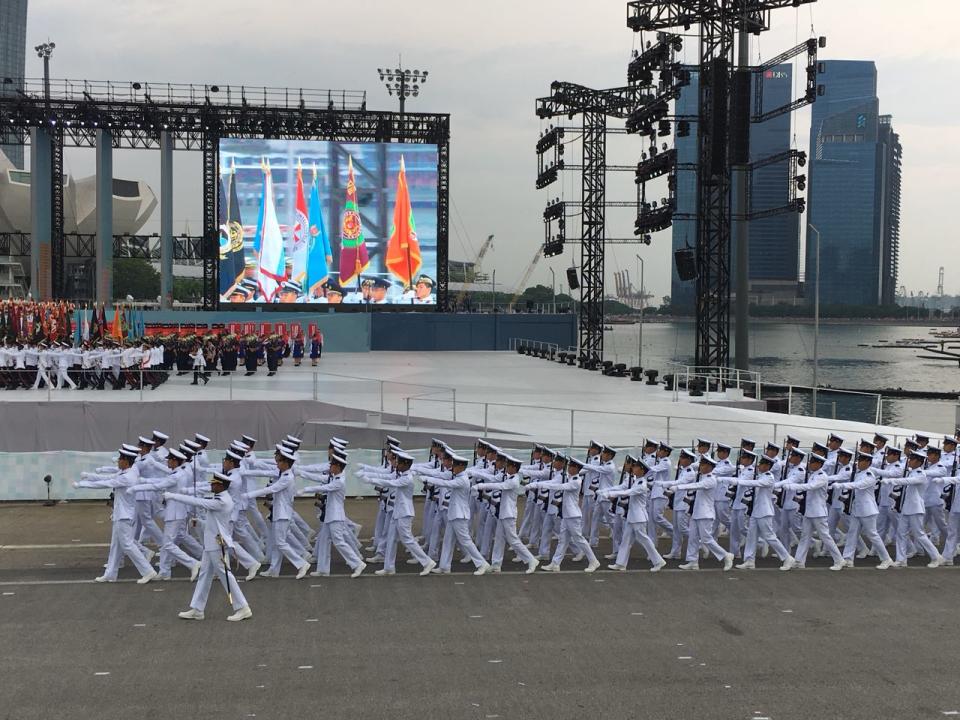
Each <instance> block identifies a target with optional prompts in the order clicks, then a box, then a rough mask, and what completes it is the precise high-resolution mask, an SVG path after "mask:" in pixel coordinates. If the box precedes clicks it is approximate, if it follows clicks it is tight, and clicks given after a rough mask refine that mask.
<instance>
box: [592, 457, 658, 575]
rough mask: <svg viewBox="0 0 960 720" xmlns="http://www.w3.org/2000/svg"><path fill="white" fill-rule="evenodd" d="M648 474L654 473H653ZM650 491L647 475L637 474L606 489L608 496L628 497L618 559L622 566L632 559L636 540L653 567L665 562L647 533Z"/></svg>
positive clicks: (617, 561) (619, 564) (617, 562)
mask: <svg viewBox="0 0 960 720" xmlns="http://www.w3.org/2000/svg"><path fill="white" fill-rule="evenodd" d="M648 475H652V473H649V474H648ZM649 493H650V485H649V483H648V482H647V476H642V477H637V476H635V475H630V477H629V478H628V479H627V481H626V482H624V483H620V484H619V485H614V486H613V487H610V488H607V490H605V491H604V494H605V495H606V496H607V497H608V498H621V497H625V498H628V504H627V514H626V522H625V526H624V529H623V536H622V537H621V538H620V545H619V548H618V550H617V559H616V564H617V565H618V566H620V567H622V568H625V567H626V566H627V563H628V562H629V561H630V547H631V545H633V543H634V542H638V543H640V546H641V547H643V549H644V550H645V551H646V553H647V558H648V559H649V560H650V564H651V565H652V566H653V567H657V566H659V565H663V564H665V561H664V559H663V558H662V557H660V553H659V552H657V546H656V543H655V542H654V541H653V539H652V538H651V537H650V536H649V535H648V534H647V529H648V527H649V517H648V515H647V503H648V495H649Z"/></svg>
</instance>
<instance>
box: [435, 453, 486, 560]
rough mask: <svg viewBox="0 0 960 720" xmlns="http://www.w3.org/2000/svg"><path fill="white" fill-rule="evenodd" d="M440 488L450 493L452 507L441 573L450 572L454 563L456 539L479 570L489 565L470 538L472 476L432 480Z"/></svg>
mask: <svg viewBox="0 0 960 720" xmlns="http://www.w3.org/2000/svg"><path fill="white" fill-rule="evenodd" d="M430 482H432V483H433V484H434V485H436V486H437V487H439V488H445V489H447V490H449V491H450V505H449V507H448V508H447V527H446V530H444V533H443V548H442V549H441V551H440V562H439V563H438V564H437V568H438V569H439V570H440V571H441V572H449V571H450V565H451V563H452V562H453V546H454V539H456V543H457V544H458V545H460V549H461V550H462V551H463V552H464V553H465V554H466V555H467V557H469V558H470V560H472V561H473V564H474V565H475V566H476V567H477V568H478V569H479V568H482V567H484V566H485V565H486V564H487V561H486V560H484V559H483V555H481V554H480V550H479V549H478V548H477V546H476V544H475V543H474V542H473V539H472V538H471V537H470V493H471V492H472V490H473V489H475V488H471V483H470V476H469V475H467V473H466V471H464V472H462V473H458V474H456V475H454V476H453V477H452V478H450V479H449V480H447V479H445V478H432V479H431V481H430Z"/></svg>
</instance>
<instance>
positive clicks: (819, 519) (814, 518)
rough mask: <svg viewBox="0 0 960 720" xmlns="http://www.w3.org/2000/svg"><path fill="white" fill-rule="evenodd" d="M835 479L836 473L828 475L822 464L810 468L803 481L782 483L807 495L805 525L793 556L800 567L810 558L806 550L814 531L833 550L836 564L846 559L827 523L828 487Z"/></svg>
mask: <svg viewBox="0 0 960 720" xmlns="http://www.w3.org/2000/svg"><path fill="white" fill-rule="evenodd" d="M832 481H833V477H831V476H830V475H827V473H826V471H825V470H824V469H823V468H822V467H821V468H820V469H819V470H814V471H813V472H811V473H810V474H809V475H808V476H807V478H806V480H805V481H804V482H791V481H787V482H785V483H783V487H784V488H785V489H787V490H792V491H793V493H794V495H796V494H797V493H800V492H802V493H804V496H805V499H804V511H803V528H802V530H801V531H800V541H799V543H797V550H796V553H795V554H794V560H796V561H797V565H799V566H800V567H803V566H804V563H806V561H807V553H808V552H809V550H810V544H811V542H812V541H813V538H814V535H815V534H816V536H817V537H818V538H819V539H820V542H821V543H823V547H824V548H825V549H826V550H827V552H829V553H830V557H832V558H833V562H834V564H835V565H838V564H840V562H841V561H842V560H843V556H842V555H841V554H840V550H839V548H838V547H837V543H836V542H835V541H834V539H833V536H832V535H831V534H830V530H829V528H828V527H827V515H828V508H827V494H828V490H827V488H828V486H829V484H830V483H831V482H832ZM798 509H799V506H798Z"/></svg>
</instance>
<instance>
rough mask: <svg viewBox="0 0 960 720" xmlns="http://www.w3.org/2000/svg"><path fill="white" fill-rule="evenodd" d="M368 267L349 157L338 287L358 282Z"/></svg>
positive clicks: (368, 260)
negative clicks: (354, 281)
mask: <svg viewBox="0 0 960 720" xmlns="http://www.w3.org/2000/svg"><path fill="white" fill-rule="evenodd" d="M369 265H370V257H369V256H368V255H367V242H366V240H365V239H364V237H363V225H362V223H361V221H360V208H359V207H358V206H357V183H356V180H355V179H354V177H353V157H350V161H349V170H348V172H347V202H346V205H345V206H344V208H343V221H342V222H341V225H340V285H341V286H343V288H344V289H346V286H347V285H349V284H350V282H351V281H353V280H359V278H360V274H361V273H362V272H364V271H365V270H366V269H367V267H368V266H369Z"/></svg>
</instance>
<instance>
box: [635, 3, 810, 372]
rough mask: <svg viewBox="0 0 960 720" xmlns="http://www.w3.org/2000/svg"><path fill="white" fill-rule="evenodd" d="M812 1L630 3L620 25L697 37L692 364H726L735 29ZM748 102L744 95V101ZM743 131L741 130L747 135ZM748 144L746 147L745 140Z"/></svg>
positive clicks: (758, 29) (757, 28) (754, 29)
mask: <svg viewBox="0 0 960 720" xmlns="http://www.w3.org/2000/svg"><path fill="white" fill-rule="evenodd" d="M811 2H816V0H673V1H672V2H663V1H662V0H634V1H633V2H629V3H628V4H627V26H628V27H629V28H630V29H632V30H634V31H635V32H651V31H658V30H663V31H666V30H669V29H670V28H682V29H683V30H689V29H690V28H691V27H692V26H694V25H696V26H698V27H699V31H700V52H699V72H700V97H699V116H698V137H699V142H698V150H699V157H698V162H697V204H698V212H697V242H696V264H697V280H696V325H697V327H696V352H695V357H696V360H695V362H696V364H697V365H705V366H711V367H723V366H727V365H729V364H730V261H731V258H730V251H731V242H730V239H731V219H732V213H731V207H730V202H731V200H730V195H731V193H730V191H731V167H732V165H733V163H732V162H731V155H730V145H731V132H732V131H734V130H735V128H732V127H731V116H735V117H749V112H748V111H747V109H746V108H743V107H737V105H738V103H739V102H743V101H742V100H738V101H735V102H733V103H731V99H732V97H733V93H732V92H731V91H732V89H733V86H734V83H735V76H736V66H735V64H734V48H735V44H736V40H737V35H738V33H739V32H740V31H744V32H748V33H752V34H754V35H759V34H760V33H762V32H764V31H765V30H768V29H769V28H770V16H771V11H773V10H776V9H779V8H785V7H799V6H800V5H805V4H808V3H811ZM745 102H746V103H749V94H748V95H747V98H746V100H745ZM747 132H749V131H747ZM748 142H749V141H748Z"/></svg>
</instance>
